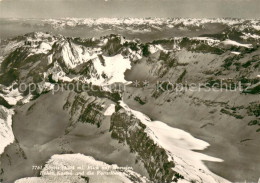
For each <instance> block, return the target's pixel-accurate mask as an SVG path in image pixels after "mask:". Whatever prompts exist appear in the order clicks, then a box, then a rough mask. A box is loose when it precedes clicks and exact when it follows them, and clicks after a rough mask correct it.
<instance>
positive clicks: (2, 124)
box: [0, 106, 14, 154]
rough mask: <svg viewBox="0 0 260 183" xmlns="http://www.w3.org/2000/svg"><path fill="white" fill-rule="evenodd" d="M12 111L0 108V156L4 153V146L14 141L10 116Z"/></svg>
mask: <svg viewBox="0 0 260 183" xmlns="http://www.w3.org/2000/svg"><path fill="white" fill-rule="evenodd" d="M13 114H14V110H13V109H7V108H5V107H3V106H0V137H1V140H0V154H2V153H3V152H4V149H5V147H6V146H8V145H9V144H11V143H12V142H13V141H14V135H13V131H12V115H13Z"/></svg>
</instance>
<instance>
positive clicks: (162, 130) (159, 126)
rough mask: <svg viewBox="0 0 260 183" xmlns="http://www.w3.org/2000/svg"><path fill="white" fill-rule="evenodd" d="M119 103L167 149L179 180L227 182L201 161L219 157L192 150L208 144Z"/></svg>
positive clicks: (219, 160)
mask: <svg viewBox="0 0 260 183" xmlns="http://www.w3.org/2000/svg"><path fill="white" fill-rule="evenodd" d="M120 105H121V106H122V107H123V108H124V109H125V110H126V111H128V112H129V113H130V114H133V115H134V116H135V117H136V118H137V119H139V120H140V121H141V122H142V123H143V124H145V125H146V127H147V128H146V133H147V134H148V135H149V136H150V138H151V139H153V140H154V142H155V143H156V144H158V145H159V146H161V147H163V148H164V149H165V150H167V151H168V153H169V154H168V156H169V159H170V160H173V161H174V162H175V168H174V170H175V171H176V172H178V173H180V174H181V175H183V176H184V179H185V180H180V182H190V181H192V180H193V181H196V182H199V183H203V182H207V183H209V182H211V183H224V182H229V181H227V180H225V179H223V178H221V177H219V176H217V175H215V174H214V173H212V172H211V171H210V170H208V168H207V167H206V166H205V165H204V164H203V162H202V161H205V160H206V161H215V162H222V160H221V159H218V158H214V157H210V156H207V155H204V154H202V153H198V152H194V151H192V150H203V149H206V148H207V147H208V146H209V144H208V143H207V142H204V141H202V140H199V139H196V138H194V137H193V136H192V135H190V134H189V133H187V132H185V131H183V130H180V129H176V128H172V127H170V126H168V125H166V124H165V123H163V122H160V121H151V120H150V119H149V118H148V117H147V116H145V115H144V114H142V113H141V112H139V111H135V110H132V109H130V108H129V107H128V106H127V105H126V104H125V103H124V102H123V101H121V103H120Z"/></svg>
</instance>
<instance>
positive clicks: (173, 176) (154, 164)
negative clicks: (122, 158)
mask: <svg viewBox="0 0 260 183" xmlns="http://www.w3.org/2000/svg"><path fill="white" fill-rule="evenodd" d="M145 130H146V126H145V125H144V124H142V123H141V122H140V120H139V119H136V118H135V117H134V116H132V115H129V114H127V113H126V111H125V110H124V109H120V110H119V111H117V112H116V113H114V114H113V115H112V116H111V126H110V131H111V137H112V138H114V139H117V140H118V141H119V142H120V143H125V144H127V145H128V146H129V147H130V149H131V152H132V153H136V154H137V161H142V163H143V164H144V166H145V168H146V170H147V172H148V173H149V176H150V179H151V180H152V181H154V182H172V181H175V182H177V181H178V179H180V178H183V177H182V176H181V175H180V174H178V173H177V172H175V171H174V170H173V168H174V166H175V165H174V162H173V161H169V160H168V159H169V157H168V155H167V152H166V151H165V149H163V148H161V147H159V146H158V145H157V144H156V143H155V142H154V141H153V140H152V139H151V138H150V137H149V136H148V135H147V133H145Z"/></svg>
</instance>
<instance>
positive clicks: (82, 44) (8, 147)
mask: <svg viewBox="0 0 260 183" xmlns="http://www.w3.org/2000/svg"><path fill="white" fill-rule="evenodd" d="M42 23H43V25H50V26H51V27H53V28H58V29H65V28H68V27H69V28H73V29H74V28H75V29H78V26H88V27H99V29H106V30H107V29H110V27H113V28H115V29H121V28H120V27H122V28H123V29H124V30H128V29H129V27H131V28H134V29H135V28H137V27H138V28H140V30H145V29H147V30H148V29H149V31H150V30H152V32H154V31H161V29H171V28H173V27H174V28H176V27H177V28H178V29H180V31H186V30H182V28H181V27H184V28H187V29H190V30H188V31H191V30H192V31H194V29H197V28H198V29H201V30H202V29H205V30H207V31H208V28H207V26H213V25H215V24H218V27H219V24H221V25H223V26H226V27H229V28H228V30H229V31H228V32H223V33H221V34H216V33H214V34H210V35H206V34H204V35H200V36H197V35H195V36H188V37H187V36H177V37H171V38H164V39H155V40H153V41H150V42H142V41H140V40H139V39H133V40H131V39H127V38H126V37H124V36H121V35H117V34H110V35H107V36H101V37H100V38H78V37H66V36H63V35H60V34H51V33H43V32H34V33H29V34H25V35H23V36H18V37H14V38H10V39H7V40H5V41H2V42H1V45H0V46H1V47H0V63H1V75H0V84H1V91H0V99H1V100H0V101H1V111H0V112H1V126H2V128H1V129H2V130H1V134H0V135H1V138H2V139H5V140H1V145H0V147H1V149H0V150H1V153H2V155H1V158H0V162H1V165H0V168H1V170H2V171H1V173H0V179H1V180H2V182H14V181H15V180H16V182H18V183H19V182H29V181H30V182H36V181H37V182H38V181H40V182H55V181H57V180H58V181H65V179H66V181H69V182H73V181H74V182H75V181H77V182H84V181H87V180H88V181H90V182H98V181H101V180H99V179H98V177H96V176H92V175H91V176H85V175H84V176H81V177H80V176H72V177H70V178H69V177H55V176H53V175H48V176H40V177H38V178H36V177H37V175H40V173H43V172H45V171H47V170H46V169H45V168H43V169H41V170H38V171H37V172H34V171H33V170H32V169H31V166H34V165H37V164H41V165H46V166H48V165H50V166H52V165H53V164H54V165H56V164H58V165H62V166H72V165H75V164H76V165H79V166H80V164H81V163H82V162H85V163H84V164H85V165H87V164H98V165H100V164H102V166H103V165H106V166H108V167H110V166H111V165H108V164H116V165H117V166H132V167H134V168H133V171H123V172H121V171H119V173H120V175H119V176H115V177H112V178H111V177H109V180H110V179H111V181H113V182H116V181H123V182H199V183H202V182H206V183H209V182H217V183H225V182H229V181H234V180H238V179H240V178H241V177H240V176H238V175H236V173H234V174H231V175H227V170H228V169H230V168H231V167H232V170H234V172H240V173H241V172H244V174H241V175H242V176H245V175H246V174H248V177H249V176H250V177H253V178H255V177H256V173H255V172H252V171H250V169H247V168H246V167H250V166H252V167H254V168H255V169H257V168H259V164H258V160H257V155H255V154H254V153H252V152H256V151H257V150H259V145H257V143H255V142H257V140H259V134H258V132H259V128H258V127H259V126H258V124H260V119H259V86H260V78H259V63H260V61H259V58H260V57H259V54H260V49H259V41H258V37H257V35H258V36H259V27H258V26H259V22H258V21H257V20H241V19H233V20H231V19H228V20H227V19H200V20H198V19H60V20H41V21H40V23H39V22H37V26H41V24H42ZM208 24H209V25H208ZM231 26H232V27H233V28H232V29H231V28H230V27H231ZM134 29H131V30H130V29H129V31H130V32H135V30H134ZM225 29H226V28H225ZM236 31H242V32H243V33H245V34H243V35H244V36H246V35H247V36H248V37H250V35H253V36H251V37H250V39H249V38H248V39H243V37H241V36H240V34H239V36H237V35H236ZM247 31H248V32H250V35H249V33H248V34H246V32H247ZM251 38H252V39H251ZM135 81H139V82H140V83H139V84H138V83H137V84H138V85H136V86H135V83H134V82H135ZM144 81H146V82H149V85H148V86H144V85H142V83H143V82H144ZM77 82H78V83H80V85H82V84H88V85H90V86H92V87H93V88H92V89H93V90H87V91H85V92H82V91H77V90H65V91H63V90H62V91H56V92H53V91H54V90H55V87H57V86H61V85H63V84H67V85H68V84H75V83H77ZM158 82H160V83H162V85H161V87H159V88H156V87H154V86H155V85H156V84H158ZM221 82H222V83H224V84H226V85H225V87H223V86H222V85H220V83H221ZM238 82H242V86H241V88H242V91H235V92H233V93H232V91H231V89H232V87H233V86H234V85H235V84H237V83H238ZM32 83H34V84H35V85H34V87H35V88H34V90H33V91H31V90H30V89H32V88H26V89H25V90H23V91H21V89H20V88H18V86H21V84H24V85H25V86H30V84H32ZM118 83H120V84H121V85H124V87H125V90H116V89H115V90H114V89H113V88H112V89H111V88H110V86H111V85H114V84H118ZM172 83H174V84H172ZM191 83H193V84H199V83H207V86H200V89H201V91H200V92H196V91H189V90H188V88H189V84H191ZM175 84H183V87H184V89H186V90H182V91H180V92H177V89H178V88H177V87H176V86H175ZM229 85H231V89H230V88H229V89H228V87H227V86H229ZM167 86H171V90H167V89H166V88H165V87H167ZM224 88H225V89H227V90H228V91H227V92H226V93H224V92H207V89H224ZM168 89H169V88H168ZM229 127H230V128H229ZM177 128H180V129H183V130H185V131H183V130H180V129H177ZM223 128H224V129H223ZM221 129H222V130H221ZM232 130H234V134H232V133H231V132H232ZM24 134H26V135H24ZM191 134H192V135H191ZM193 134H195V135H193ZM200 139H202V140H200ZM220 144H221V145H222V146H220ZM222 148H226V149H227V151H226V152H227V155H225V154H223V150H222ZM212 149H213V150H212ZM234 149H236V150H237V152H238V153H237V154H234V153H233V152H234V151H233V150H234ZM197 151H202V152H197ZM204 151H205V152H204ZM77 153H81V154H84V155H80V154H77ZM55 154H66V155H55ZM68 154H70V155H68ZM245 154H250V156H251V157H252V159H254V161H248V159H247V158H245V157H248V156H244V155H245ZM53 155H54V156H53ZM90 156H91V157H90ZM92 157H93V158H95V159H96V160H94V159H93V158H92ZM121 157H126V158H125V159H124V158H121ZM97 160H98V161H97ZM101 161H102V162H103V163H101ZM205 161H206V162H211V163H212V164H214V165H212V164H210V163H206V165H207V166H206V165H205ZM216 162H218V163H216ZM239 162H242V163H243V164H245V165H246V166H245V167H240V166H236V165H237V164H238V163H239ZM225 163H226V164H225ZM232 163H233V164H234V166H231V165H232ZM216 164H217V165H219V166H217V165H216ZM210 165H212V166H210ZM24 166H27V167H25V168H22V167H24ZM223 166H226V169H225V171H221V168H222V167H223ZM110 168H111V167H110ZM14 170H17V171H14ZM18 170H19V171H18ZM135 172H136V173H135ZM213 172H214V173H213ZM25 177H32V178H25ZM222 177H223V178H222ZM20 178H23V179H20ZM18 179H20V180H18Z"/></svg>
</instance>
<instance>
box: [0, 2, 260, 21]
mask: <svg viewBox="0 0 260 183" xmlns="http://www.w3.org/2000/svg"><path fill="white" fill-rule="evenodd" d="M65 17H77V18H99V17H173V18H174V17H185V18H187V17H190V18H217V17H222V18H223V17H224V18H226V17H230V18H260V0H0V18H65Z"/></svg>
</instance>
